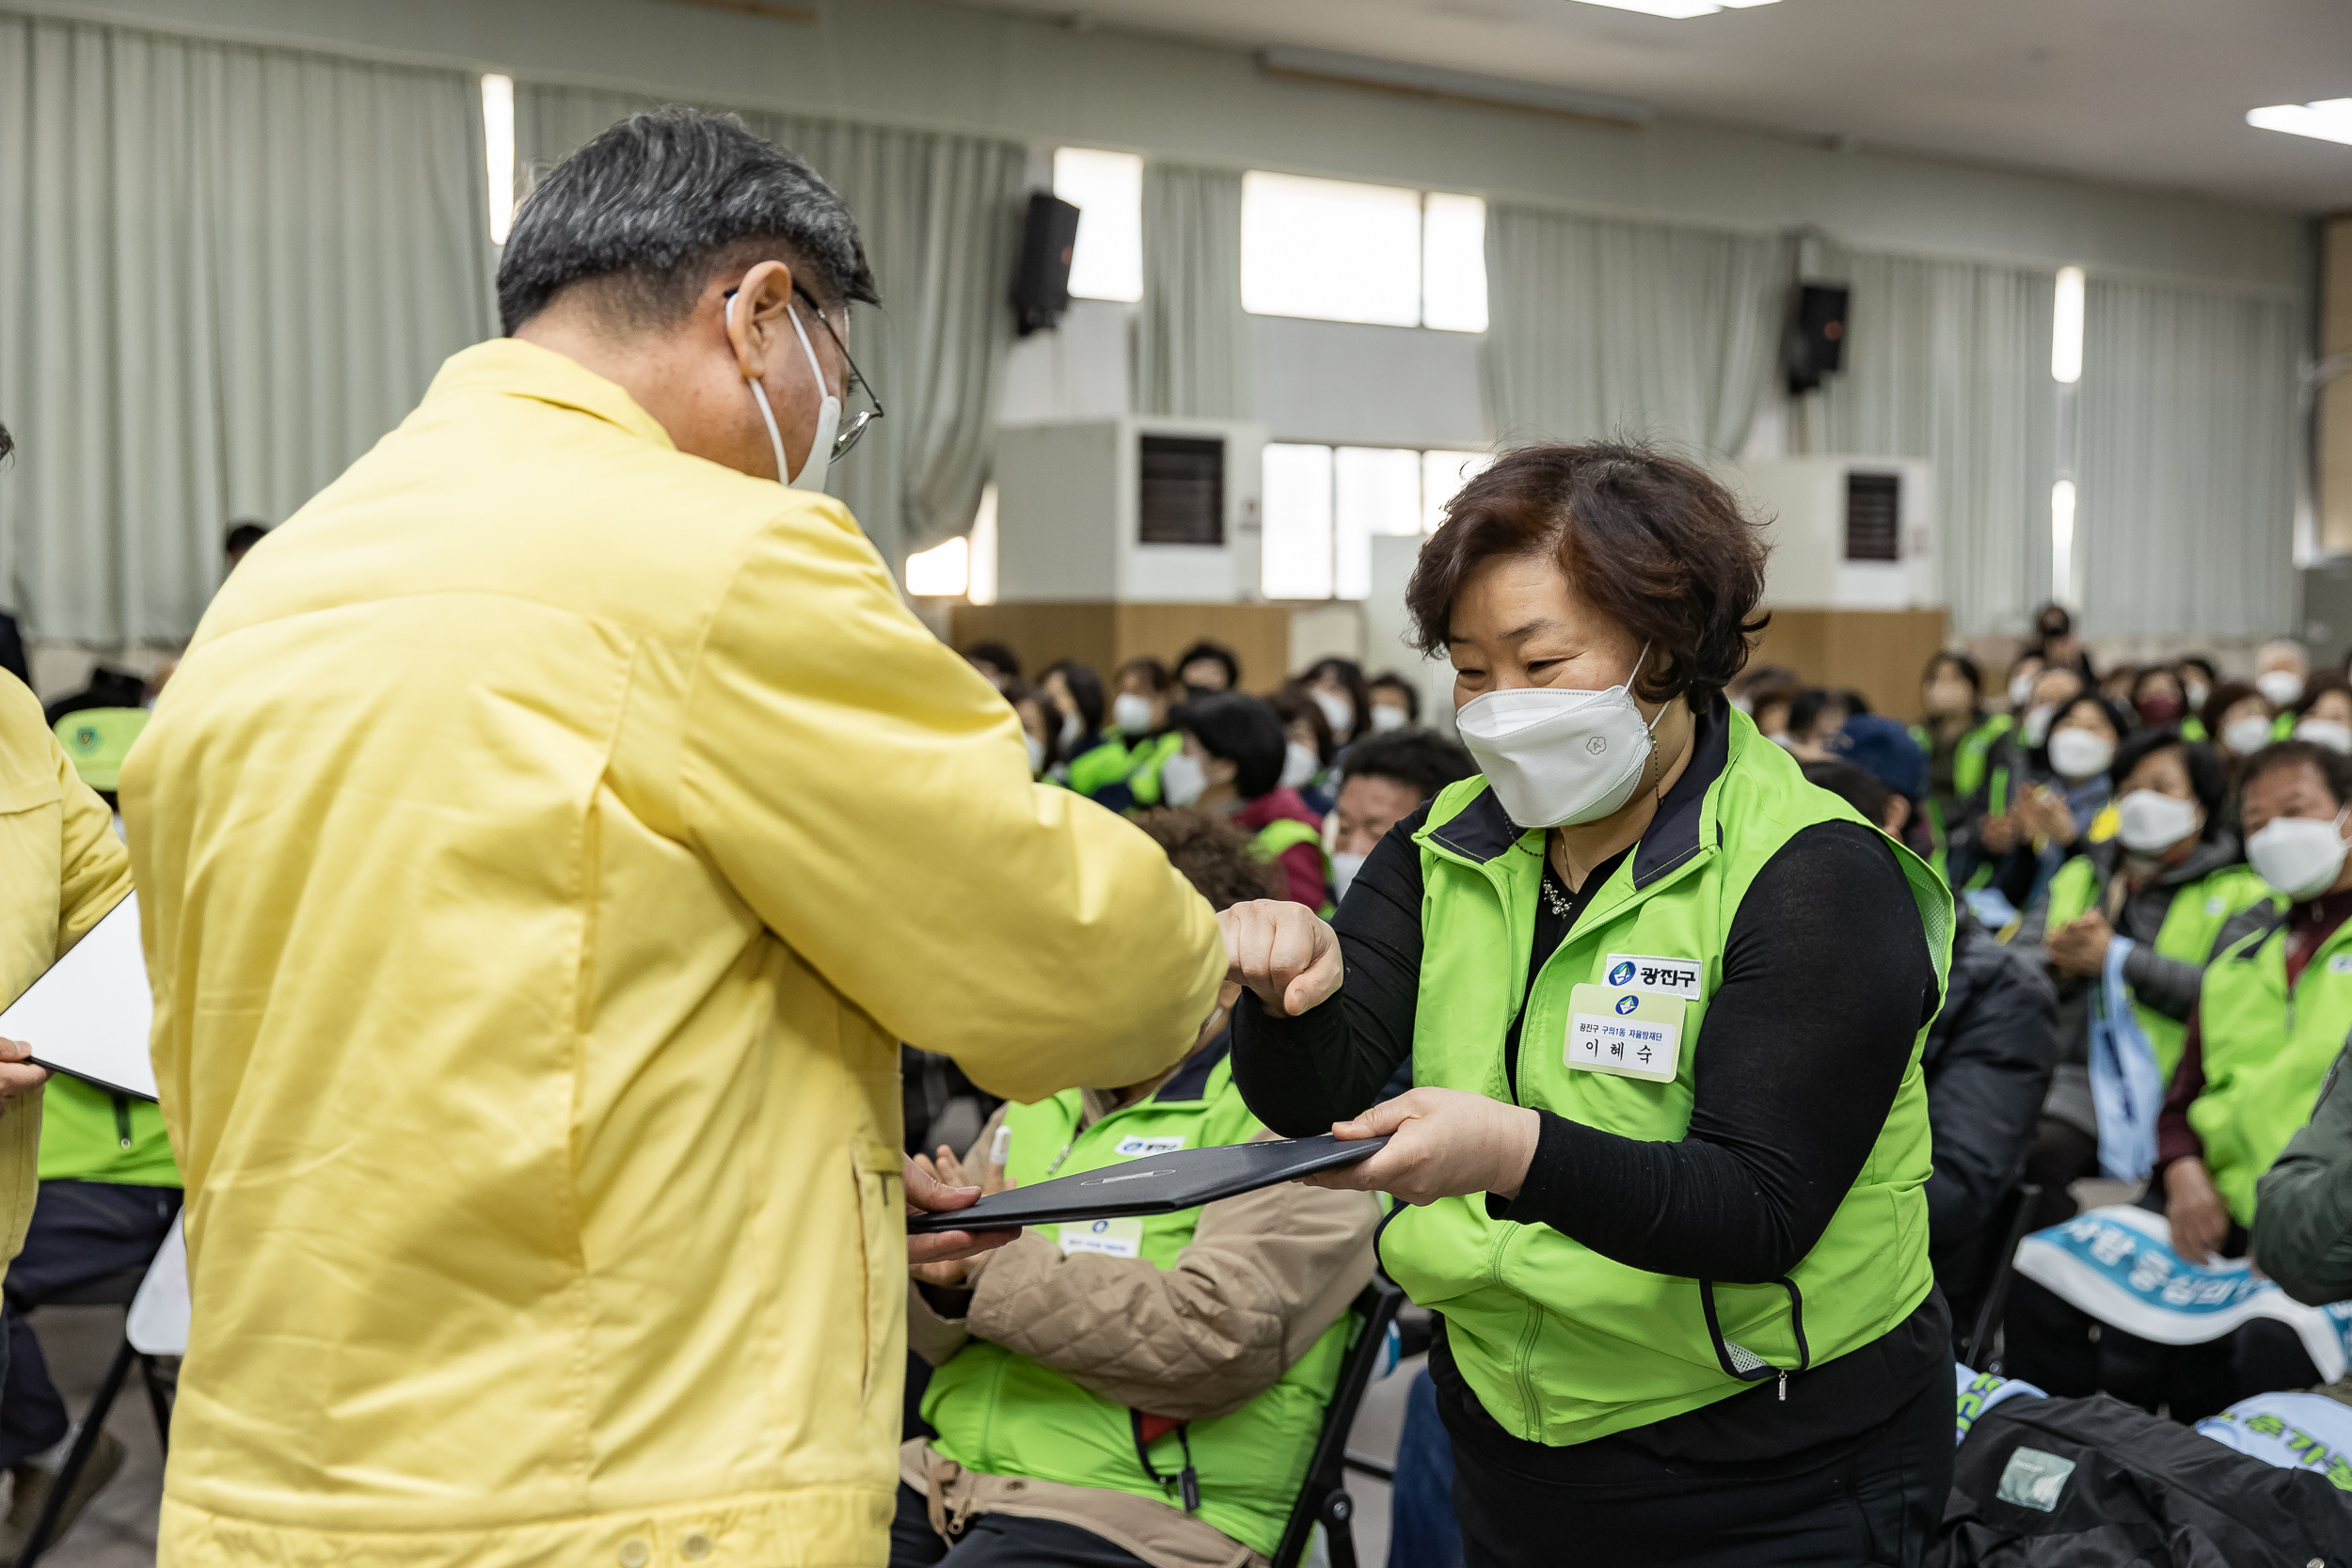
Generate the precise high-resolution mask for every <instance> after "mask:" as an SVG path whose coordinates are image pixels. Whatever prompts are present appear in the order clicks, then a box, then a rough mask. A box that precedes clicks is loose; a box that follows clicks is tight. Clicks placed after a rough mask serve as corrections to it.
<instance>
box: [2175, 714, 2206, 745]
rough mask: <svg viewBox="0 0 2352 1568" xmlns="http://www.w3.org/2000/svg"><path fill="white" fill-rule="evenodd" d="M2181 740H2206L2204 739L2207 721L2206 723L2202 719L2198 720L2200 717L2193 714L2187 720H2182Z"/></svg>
mask: <svg viewBox="0 0 2352 1568" xmlns="http://www.w3.org/2000/svg"><path fill="white" fill-rule="evenodd" d="M2181 738H2182V739H2183V740H2202V739H2204V738H2205V721H2203V720H2202V719H2200V718H2198V717H2197V715H2195V714H2193V713H2192V714H2190V715H2189V716H2188V717H2187V718H2185V719H2184V720H2182V721H2181Z"/></svg>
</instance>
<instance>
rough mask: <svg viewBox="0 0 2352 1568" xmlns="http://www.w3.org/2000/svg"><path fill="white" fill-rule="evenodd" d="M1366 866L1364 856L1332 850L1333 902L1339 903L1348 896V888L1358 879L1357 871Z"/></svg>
mask: <svg viewBox="0 0 2352 1568" xmlns="http://www.w3.org/2000/svg"><path fill="white" fill-rule="evenodd" d="M1363 868H1364V857H1363V856H1361V855H1349V854H1343V853H1342V852H1341V851H1339V850H1337V849H1334V850H1332V851H1331V902H1332V903H1334V904H1337V903H1338V902H1339V901H1340V900H1341V899H1343V898H1345V897H1346V896H1347V890H1348V887H1349V885H1350V884H1351V883H1353V882H1354V881H1355V880H1356V873H1358V872H1359V871H1361V870H1362V869H1363Z"/></svg>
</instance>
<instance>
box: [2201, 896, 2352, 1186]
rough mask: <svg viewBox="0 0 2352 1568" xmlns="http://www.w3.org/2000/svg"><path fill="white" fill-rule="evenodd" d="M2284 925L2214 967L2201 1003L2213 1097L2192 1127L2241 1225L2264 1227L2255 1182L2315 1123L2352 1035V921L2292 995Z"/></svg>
mask: <svg viewBox="0 0 2352 1568" xmlns="http://www.w3.org/2000/svg"><path fill="white" fill-rule="evenodd" d="M2286 952H2287V938H2286V928H2285V927H2282V926H2281V927H2273V928H2272V929H2271V930H2269V931H2257V932H2255V933H2254V934H2253V935H2251V936H2249V937H2247V938H2246V939H2245V940H2243V941H2241V942H2237V943H2236V944H2234V945H2233V946H2232V947H2230V948H2229V949H2228V950H2227V951H2225V952H2224V953H2223V954H2222V955H2221V957H2219V958H2216V959H2214V961H2213V963H2212V964H2211V965H2210V966H2208V967H2207V969H2206V970H2205V989H2204V990H2203V992H2202V993H2201V995H2200V996H2199V998H2198V1002H2197V1019H2198V1034H2199V1036H2200V1037H2201V1040H2202V1043H2203V1048H2204V1055H2205V1090H2204V1092H2203V1093H2202V1094H2201V1095H2199V1096H2198V1097H2197V1098H2196V1099H2195V1100H2193V1101H2190V1102H2189V1107H2188V1124H2189V1126H2190V1127H2191V1128H2193V1129H2195V1130H2196V1132H2197V1136H2198V1139H2199V1141H2201V1143H2203V1145H2204V1146H2205V1168H2206V1169H2207V1170H2209V1171H2211V1172H2212V1173H2213V1184H2214V1185H2215V1186H2216V1187H2217V1188H2218V1189H2220V1192H2221V1200H2222V1201H2223V1202H2224V1203H2226V1204H2228V1205H2229V1206H2230V1213H2231V1216H2232V1217H2233V1218H2234V1219H2235V1220H2236V1221H2237V1222H2238V1223H2239V1224H2240V1225H2249V1226H2250V1225H2252V1224H2253V1223H2254V1183H2255V1182H2256V1181H2257V1180H2260V1179H2261V1177H2262V1174H2263V1172H2265V1171H2266V1170H2268V1169H2269V1168H2270V1165H2271V1162H2272V1161H2274V1160H2276V1159H2278V1158H2279V1151H2280V1150H2281V1149H2283V1148H2286V1146H2287V1140H2288V1139H2289V1138H2292V1137H2293V1136H2295V1134H2296V1131H2297V1130H2298V1129H2299V1128H2301V1127H2302V1125H2303V1124H2304V1123H2305V1122H2307V1121H2309V1120H2311V1119H2312V1101H2315V1100H2317V1099H2318V1098H2319V1085H2320V1082H2321V1080H2323V1079H2324V1078H2326V1077H2327V1076H2328V1067H2329V1066H2330V1065H2331V1064H2332V1063H2333V1062H2334V1061H2335V1059H2336V1058H2337V1056H2339V1055H2341V1054H2342V1053H2343V1052H2344V1036H2345V1035H2346V1034H2347V1033H2352V923H2347V924H2345V925H2343V926H2339V927H2336V928H2335V930H2334V932H2333V933H2332V934H2330V935H2329V936H2328V940H2327V941H2326V942H2322V943H2321V944H2320V948H2319V951H2318V952H2316V953H2314V954H2312V958H2311V961H2310V962H2309V963H2307V964H2305V965H2304V966H2303V975H2302V978H2301V979H2300V980H2298V981H2296V987H2295V993H2294V994H2293V995H2292V996H2290V995H2288V994H2287V959H2286Z"/></svg>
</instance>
